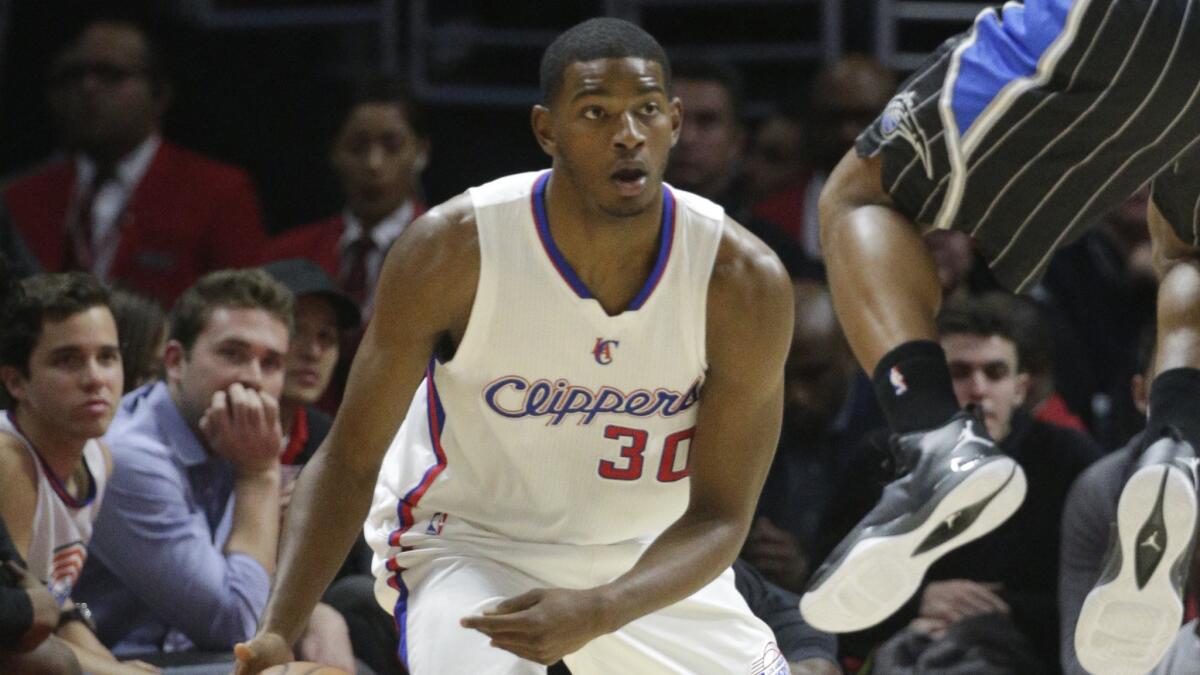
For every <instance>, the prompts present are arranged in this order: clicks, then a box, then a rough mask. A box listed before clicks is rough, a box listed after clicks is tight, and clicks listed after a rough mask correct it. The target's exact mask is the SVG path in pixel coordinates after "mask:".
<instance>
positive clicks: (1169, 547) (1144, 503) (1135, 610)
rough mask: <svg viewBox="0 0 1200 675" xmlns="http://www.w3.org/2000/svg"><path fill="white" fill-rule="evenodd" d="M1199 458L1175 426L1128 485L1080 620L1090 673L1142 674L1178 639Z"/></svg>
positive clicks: (1083, 658) (1150, 449)
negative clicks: (1096, 579) (1099, 570)
mask: <svg viewBox="0 0 1200 675" xmlns="http://www.w3.org/2000/svg"><path fill="white" fill-rule="evenodd" d="M1198 462H1200V459H1197V456H1196V449H1195V448H1193V447H1192V445H1191V444H1190V443H1188V442H1187V441H1184V440H1183V439H1182V438H1181V437H1180V436H1179V432H1178V431H1177V430H1175V429H1173V428H1168V429H1165V430H1163V431H1162V432H1161V433H1160V434H1159V435H1158V437H1157V438H1152V439H1151V440H1149V441H1148V442H1147V445H1146V449H1145V451H1144V452H1143V453H1142V456H1141V457H1139V458H1138V461H1137V465H1136V467H1135V469H1134V471H1133V474H1132V475H1131V476H1130V477H1129V480H1128V481H1126V482H1125V487H1124V488H1123V489H1122V490H1121V498H1120V500H1119V501H1118V502H1117V522H1116V523H1115V524H1114V527H1113V529H1112V536H1111V539H1110V541H1109V550H1108V557H1107V563H1106V565H1105V567H1104V571H1103V572H1102V573H1101V575H1100V579H1099V581H1097V582H1096V586H1095V588H1093V589H1092V591H1091V592H1090V593H1088V595H1087V598H1086V599H1084V601H1083V607H1082V608H1081V609H1080V612H1079V620H1078V621H1077V622H1076V624H1075V653H1076V655H1077V656H1078V657H1079V663H1080V664H1081V665H1082V666H1083V667H1084V668H1086V669H1087V670H1088V671H1089V672H1091V673H1095V674H1096V675H1133V674H1135V673H1136V674H1137V675H1141V674H1142V673H1145V672H1147V671H1149V670H1150V669H1151V668H1153V667H1154V666H1155V664H1157V663H1158V662H1159V660H1160V659H1162V656H1163V654H1164V653H1165V652H1166V650H1167V648H1168V647H1170V646H1171V643H1172V642H1173V641H1174V639H1175V634H1176V633H1177V632H1178V631H1179V624H1180V622H1181V621H1182V619H1183V610H1184V599H1183V593H1184V590H1183V589H1184V584H1185V582H1186V580H1187V572H1188V567H1189V566H1190V564H1191V560H1192V549H1193V547H1194V545H1195V532H1196V514H1197V500H1196V482H1197V479H1196V471H1197V469H1196V466H1197V463H1198Z"/></svg>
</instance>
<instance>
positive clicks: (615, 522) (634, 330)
mask: <svg viewBox="0 0 1200 675" xmlns="http://www.w3.org/2000/svg"><path fill="white" fill-rule="evenodd" d="M549 176H550V172H548V171H547V172H540V173H536V172H535V173H526V174H518V175H514V176H508V177H505V178H501V179H499V180H496V181H493V182H491V183H488V184H486V185H483V186H481V187H477V188H472V189H471V190H470V191H469V192H470V196H471V200H472V202H473V204H474V208H475V219H476V223H477V228H478V233H479V249H480V270H479V284H478V288H477V290H476V294H475V300H474V305H473V306H472V309H471V314H470V317H469V321H468V324H467V328H466V331H465V334H464V335H463V337H462V341H461V344H459V345H458V349H457V350H456V352H455V354H454V356H453V358H452V359H451V360H450V361H448V362H446V363H441V362H439V361H437V360H436V359H435V360H433V361H431V363H430V367H429V369H428V371H427V373H426V377H425V379H424V381H423V382H422V383H421V385H420V387H419V388H418V390H417V393H416V395H415V397H414V398H413V401H412V404H411V406H410V407H409V410H408V414H407V417H406V418H405V420H404V423H403V424H402V426H401V428H400V430H399V432H398V433H397V435H396V437H395V439H394V440H393V442H392V445H391V446H390V448H389V449H388V452H387V455H386V457H385V459H384V462H383V468H382V470H381V472H380V475H379V480H378V483H377V485H376V488H375V495H374V502H373V505H372V509H371V513H370V515H369V516H368V520H367V524H366V528H365V529H366V534H367V540H368V541H369V542H370V543H371V544H372V546H373V547H374V548H375V550H376V552H377V554H378V555H379V557H380V558H383V559H390V557H391V556H392V555H395V553H396V552H398V550H399V547H400V546H402V545H404V544H402V538H403V535H404V534H405V533H407V532H413V533H414V534H420V535H439V534H441V535H443V536H444V537H448V538H452V537H453V534H454V532H455V528H454V525H455V523H456V522H459V521H461V522H462V523H464V524H465V525H467V526H468V527H466V528H464V530H469V531H470V532H472V533H478V532H481V531H482V532H485V533H488V534H489V535H494V536H495V537H498V538H502V539H506V540H512V541H518V542H521V541H525V542H546V543H562V544H610V543H617V542H627V541H649V540H651V539H653V538H654V537H656V536H657V535H658V534H659V533H660V532H662V531H663V530H664V529H666V527H667V526H668V525H670V524H671V523H672V522H674V521H675V520H676V519H677V518H678V517H679V516H680V515H681V514H682V513H683V510H684V509H685V508H686V506H687V503H688V479H687V461H688V451H689V447H690V444H691V437H692V434H693V431H694V429H695V425H696V414H697V410H698V399H699V396H700V390H701V386H702V385H703V382H704V375H705V370H706V368H707V361H706V357H705V320H706V309H707V298H708V283H709V277H710V276H711V274H712V268H713V263H714V260H715V259H716V253H717V248H718V245H719V243H720V239H721V232H722V228H723V226H724V219H725V215H724V211H723V210H722V209H721V207H719V206H717V205H716V204H713V203H712V202H710V201H708V200H705V199H703V198H700V197H697V196H695V195H692V194H689V193H686V192H682V191H679V190H674V189H671V188H669V187H664V199H663V216H662V225H661V234H660V237H659V251H658V254H657V257H656V258H655V264H654V268H653V271H652V272H651V274H650V276H649V277H648V279H647V280H646V283H645V285H644V286H643V288H642V289H641V291H640V292H639V293H638V295H637V296H636V297H635V298H634V300H633V301H632V302H631V303H630V305H629V307H628V308H627V309H626V310H625V311H624V312H622V313H621V314H619V315H617V316H609V315H608V314H607V313H606V312H605V311H604V309H603V308H602V307H601V305H600V304H599V302H598V301H597V300H595V299H594V298H592V297H591V294H590V292H589V291H588V289H587V288H586V286H585V285H584V284H583V283H582V282H581V281H580V279H579V278H578V276H577V275H576V274H575V272H574V271H573V270H572V269H571V267H570V265H569V264H568V263H567V261H566V260H565V258H564V257H563V256H562V254H561V253H560V252H559V250H558V248H557V246H556V245H555V243H554V240H553V238H552V237H551V235H550V229H549V223H548V222H547V218H546V209H545V199H544V194H545V186H546V183H547V180H548V178H549ZM377 320H378V319H377ZM394 320H403V319H402V318H397V319H394ZM443 529H444V530H445V532H444V533H443ZM411 536H412V535H410V537H411Z"/></svg>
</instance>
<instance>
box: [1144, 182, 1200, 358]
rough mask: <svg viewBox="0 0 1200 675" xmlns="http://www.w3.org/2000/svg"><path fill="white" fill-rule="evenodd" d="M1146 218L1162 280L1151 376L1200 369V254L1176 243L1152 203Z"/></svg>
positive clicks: (1183, 244)
mask: <svg viewBox="0 0 1200 675" xmlns="http://www.w3.org/2000/svg"><path fill="white" fill-rule="evenodd" d="M1147 216H1148V217H1147V220H1148V222H1149V224H1150V233H1151V235H1152V236H1153V237H1154V262H1155V266H1156V267H1157V268H1158V271H1159V276H1160V279H1161V282H1160V284H1159V287H1158V339H1157V344H1156V345H1155V368H1154V372H1155V374H1157V373H1161V372H1163V371H1164V370H1170V369H1172V368H1182V367H1190V368H1200V250H1197V249H1196V248H1195V247H1192V246H1189V245H1187V244H1186V243H1184V242H1183V241H1182V240H1180V239H1179V237H1178V236H1177V235H1176V234H1175V231H1174V230H1173V229H1171V226H1170V224H1169V223H1167V221H1166V220H1165V219H1164V218H1163V217H1162V214H1161V213H1159V211H1158V209H1157V208H1156V207H1155V206H1154V203H1153V202H1151V203H1150V206H1149V210H1148V213H1147Z"/></svg>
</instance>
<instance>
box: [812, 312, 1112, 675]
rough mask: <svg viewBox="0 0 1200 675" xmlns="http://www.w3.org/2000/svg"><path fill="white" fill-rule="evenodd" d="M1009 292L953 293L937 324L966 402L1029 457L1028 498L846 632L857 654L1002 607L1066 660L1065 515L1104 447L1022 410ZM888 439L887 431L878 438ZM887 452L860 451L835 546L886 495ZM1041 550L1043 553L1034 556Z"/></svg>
mask: <svg viewBox="0 0 1200 675" xmlns="http://www.w3.org/2000/svg"><path fill="white" fill-rule="evenodd" d="M1009 300H1011V298H1009V297H1008V296H1003V295H991V296H987V297H985V298H974V299H972V298H968V299H961V300H952V301H950V302H948V303H947V304H946V305H945V307H944V308H943V310H942V312H941V314H940V315H939V317H938V324H937V325H938V332H939V336H940V341H941V345H942V348H943V349H944V350H945V352H946V358H947V361H948V362H949V369H950V374H951V377H952V378H953V383H954V390H955V394H956V395H957V397H958V402H959V404H960V405H963V406H973V407H974V409H975V410H976V411H977V412H978V414H979V416H980V417H981V418H982V421H983V423H984V424H985V425H986V427H987V430H988V433H989V434H990V435H991V437H992V438H993V439H994V440H995V442H996V444H997V445H998V446H999V447H1000V449H1001V450H1002V451H1003V452H1004V453H1005V454H1008V455H1009V456H1011V457H1013V458H1014V459H1016V460H1017V461H1018V462H1020V464H1021V467H1022V468H1023V469H1024V471H1025V476H1026V480H1027V481H1028V485H1027V492H1026V496H1025V500H1024V502H1023V503H1022V505H1021V506H1020V508H1018V509H1017V511H1016V512H1015V513H1014V514H1013V516H1012V517H1011V518H1010V519H1009V520H1008V521H1007V522H1005V523H1004V524H1003V525H1001V526H1000V527H999V528H997V529H996V530H994V531H993V532H991V533H990V534H988V535H987V536H985V537H983V538H981V539H978V540H976V541H974V542H971V543H969V544H967V545H965V546H963V547H962V548H960V549H958V550H956V551H953V552H951V553H949V554H947V555H946V556H945V557H944V558H942V559H941V560H939V561H938V562H936V563H934V564H933V565H932V566H931V567H930V568H929V572H928V574H926V578H925V581H924V582H923V586H922V588H921V590H919V591H918V592H917V593H916V595H915V596H914V600H913V601H912V602H910V603H909V604H908V605H907V606H906V607H905V608H904V609H902V610H901V611H900V612H898V613H897V615H896V616H895V617H893V618H892V619H890V620H889V621H887V622H884V623H883V624H881V625H880V626H878V627H875V628H872V629H869V630H867V631H863V632H861V633H855V634H847V635H844V636H842V637H841V643H842V645H843V646H844V649H845V651H846V652H847V653H848V654H850V655H854V656H859V657H861V656H864V655H866V653H868V652H869V651H870V650H871V649H873V648H874V646H875V645H877V644H878V643H879V642H880V641H881V640H883V639H885V638H887V637H888V636H890V635H891V634H892V633H894V632H896V631H897V630H899V629H901V628H903V627H904V626H905V625H906V624H908V623H909V622H910V621H911V620H913V619H921V620H922V621H921V624H922V625H923V626H924V627H925V631H926V632H940V631H944V630H947V629H949V628H951V627H952V626H953V625H955V624H956V623H958V622H960V621H963V620H965V619H968V618H970V617H973V616H977V615H981V614H989V613H1000V614H1005V615H1008V617H1010V619H1011V621H1012V623H1013V624H1014V625H1015V626H1016V628H1017V629H1018V631H1019V632H1020V633H1021V634H1023V635H1024V636H1025V638H1026V639H1028V640H1029V641H1030V642H1031V643H1032V645H1033V648H1034V654H1036V656H1037V657H1038V659H1039V660H1040V661H1041V662H1042V663H1043V665H1044V666H1046V667H1053V666H1054V664H1056V663H1057V662H1058V639H1057V635H1058V615H1057V603H1056V598H1057V588H1058V550H1059V549H1058V545H1059V540H1060V537H1059V535H1060V522H1059V518H1058V517H1057V515H1055V514H1060V513H1061V512H1062V508H1063V504H1064V503H1065V501H1066V497H1067V491H1068V489H1069V488H1070V486H1071V483H1072V482H1073V481H1074V480H1075V478H1076V476H1078V475H1079V474H1080V472H1082V471H1083V469H1084V468H1085V467H1087V466H1088V464H1090V463H1091V462H1092V461H1094V460H1095V459H1096V458H1098V457H1099V456H1100V448H1099V447H1098V446H1097V445H1096V444H1095V443H1094V442H1093V441H1091V440H1090V439H1089V438H1088V437H1087V436H1085V435H1083V434H1080V433H1078V432H1076V431H1072V430H1070V429H1066V428H1063V427H1060V426H1058V425H1054V424H1049V423H1046V422H1040V421H1037V420H1035V419H1033V418H1031V417H1030V416H1029V414H1028V413H1026V412H1024V411H1022V410H1021V409H1020V406H1021V404H1022V402H1023V401H1024V398H1025V390H1026V388H1027V386H1028V376H1027V375H1026V374H1025V373H1024V372H1022V370H1021V364H1020V361H1019V359H1018V351H1017V345H1016V342H1015V338H1014V333H1013V329H1012V325H1011V321H1010V318H1011V316H1012V313H1013V311H1012V308H1011V305H1010V304H1009V302H1007V301H1009ZM884 442H885V441H883V440H882V438H881V439H879V442H878V444H877V447H882V446H883V443H884ZM881 459H882V455H881V451H876V452H875V453H872V452H871V451H870V450H869V449H868V447H864V449H863V450H861V451H860V452H858V453H857V456H856V457H855V458H854V459H853V460H851V461H852V466H851V469H850V470H849V471H848V472H847V474H846V475H847V479H846V481H845V482H844V483H843V484H842V486H841V487H840V488H839V490H838V497H837V501H836V503H835V506H833V507H831V508H830V509H829V513H830V514H831V516H832V519H831V520H830V521H829V522H828V524H827V527H826V529H825V532H824V534H825V542H826V543H825V550H829V549H830V548H832V545H833V544H835V543H836V542H837V541H839V540H840V539H841V537H842V536H843V535H844V534H845V533H846V532H848V531H849V530H850V529H851V528H852V527H853V526H854V525H855V524H856V523H857V522H858V520H859V518H861V516H862V515H863V514H865V513H866V512H867V511H868V510H869V509H870V508H871V507H872V506H873V505H874V504H875V502H876V501H877V500H878V498H879V495H880V492H881V488H882V485H883V484H884V483H885V482H886V481H888V480H889V479H890V478H891V473H890V472H888V471H887V470H886V469H885V468H884V467H883V463H882V462H881ZM1031 550H1036V551H1039V552H1040V553H1039V555H1037V556H1032V557H1031V556H1028V555H1026V552H1027V551H1031Z"/></svg>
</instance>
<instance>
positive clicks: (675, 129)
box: [670, 96, 683, 148]
mask: <svg viewBox="0 0 1200 675" xmlns="http://www.w3.org/2000/svg"><path fill="white" fill-rule="evenodd" d="M670 115H671V147H672V148H673V147H675V144H676V143H678V142H679V134H680V132H681V131H682V129H683V101H680V100H679V97H678V96H676V97H674V98H672V99H671V110H670Z"/></svg>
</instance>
